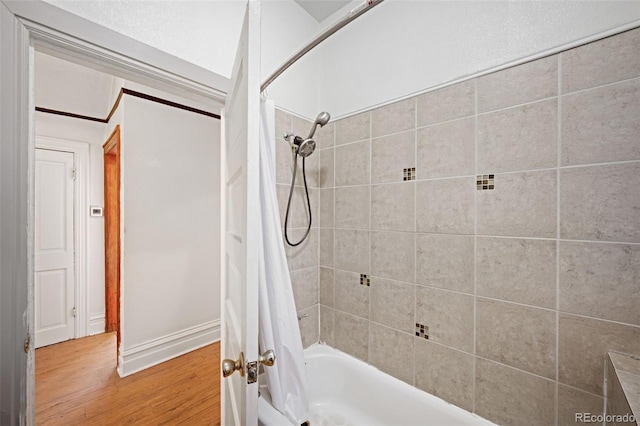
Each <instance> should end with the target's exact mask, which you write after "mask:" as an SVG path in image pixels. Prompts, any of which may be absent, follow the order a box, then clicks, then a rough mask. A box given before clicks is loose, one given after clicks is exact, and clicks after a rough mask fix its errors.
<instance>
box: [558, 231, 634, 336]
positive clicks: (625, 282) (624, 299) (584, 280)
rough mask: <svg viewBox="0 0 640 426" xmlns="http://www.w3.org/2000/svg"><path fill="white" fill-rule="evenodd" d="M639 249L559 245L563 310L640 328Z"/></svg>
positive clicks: (596, 244)
mask: <svg viewBox="0 0 640 426" xmlns="http://www.w3.org/2000/svg"><path fill="white" fill-rule="evenodd" d="M639 284H640V246H637V245H627V244H602V243H578V242H569V241H561V242H560V310H562V311H564V312H571V313H574V314H580V315H585V316H589V317H596V318H603V319H608V320H613V321H620V322H624V323H628V324H635V325H640V286H639Z"/></svg>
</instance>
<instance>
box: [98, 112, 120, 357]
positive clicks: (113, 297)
mask: <svg viewBox="0 0 640 426" xmlns="http://www.w3.org/2000/svg"><path fill="white" fill-rule="evenodd" d="M120 143H121V140H120V125H119V124H118V125H116V126H115V128H114V129H113V132H111V134H110V135H109V137H108V138H107V140H106V142H105V143H104V144H103V145H102V158H103V163H102V164H103V165H104V172H103V176H104V182H103V183H104V294H105V298H104V326H105V332H107V333H108V332H111V331H115V332H116V342H117V344H116V352H118V353H119V351H120V294H121V290H120V289H121V263H122V226H121V220H122V209H121V203H122V175H121V171H120V167H121V162H120V149H121V145H120ZM114 149H115V150H116V151H115V152H114V153H112V151H113V150H114ZM109 156H115V158H114V161H113V165H109V163H108V162H107V157H109ZM111 167H113V168H114V169H113V170H114V171H115V174H116V178H117V182H115V194H114V197H113V200H111V199H109V197H108V195H109V191H108V188H109V185H110V184H112V183H113V182H111V179H110V178H109V171H110V170H109V169H111ZM114 201H115V206H114V207H115V214H114V218H115V223H113V222H108V221H107V220H108V219H109V210H110V207H111V203H112V202H114ZM109 220H110V219H109ZM109 226H113V227H114V228H115V229H112V230H109V229H108V227H109ZM110 231H111V233H112V234H113V235H115V241H112V240H111V237H110ZM113 231H115V232H113ZM112 244H113V245H115V251H116V255H115V256H113V257H114V259H115V265H110V263H109V253H110V252H111V249H112V247H111V245H112ZM110 266H112V267H114V268H115V271H113V272H114V273H113V275H112V278H114V280H115V282H110V280H108V279H107V277H108V276H109V272H110V271H109V267H110ZM111 311H115V312H113V313H111ZM112 316H114V317H115V318H112ZM111 323H114V324H115V329H111V328H110V324H111Z"/></svg>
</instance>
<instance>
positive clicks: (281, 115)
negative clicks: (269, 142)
mask: <svg viewBox="0 0 640 426" xmlns="http://www.w3.org/2000/svg"><path fill="white" fill-rule="evenodd" d="M291 118H292V116H291V114H289V113H286V112H284V111H282V110H279V109H276V120H275V131H276V134H275V137H276V142H277V141H278V139H282V137H283V135H284V134H285V133H289V132H292V131H293V127H291Z"/></svg>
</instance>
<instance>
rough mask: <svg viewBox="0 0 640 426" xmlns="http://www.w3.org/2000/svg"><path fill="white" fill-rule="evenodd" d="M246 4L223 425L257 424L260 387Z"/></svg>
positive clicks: (228, 228) (237, 85)
mask: <svg viewBox="0 0 640 426" xmlns="http://www.w3.org/2000/svg"><path fill="white" fill-rule="evenodd" d="M259 6H260V4H259V2H258V1H249V3H248V5H247V10H246V13H245V18H244V24H243V27H242V33H241V36H240V43H239V46H238V52H237V54H236V61H235V65H234V69H233V75H232V81H231V87H232V90H231V91H230V92H229V94H228V96H227V99H226V102H225V111H224V114H223V120H224V123H223V126H222V128H223V137H222V140H223V141H224V143H223V150H224V153H223V156H222V158H224V159H225V165H224V170H225V171H224V175H223V182H224V194H225V198H224V200H225V202H224V203H225V207H224V210H223V215H224V219H223V227H224V232H223V235H224V250H223V253H224V254H223V256H224V258H223V284H222V288H223V290H222V291H223V294H222V345H221V358H222V359H225V358H227V359H230V360H238V359H240V358H241V354H242V358H243V361H242V362H241V363H240V364H241V370H242V373H243V375H241V374H240V373H241V372H240V371H236V372H235V373H234V374H232V375H231V376H229V377H227V378H223V379H222V381H221V382H222V383H221V386H222V389H221V395H222V404H221V407H222V423H223V424H225V425H255V424H257V421H258V419H257V413H258V384H257V383H253V384H248V383H247V374H244V373H245V371H246V363H247V362H248V361H255V360H257V357H258V296H257V295H258V251H257V249H258V245H259V240H258V232H259V219H260V217H259V210H258V208H259V192H258V187H259V168H258V167H259V163H258V161H259V157H258V150H259V126H260V121H259V120H260V116H259V114H260V80H259V78H260V38H259V37H260V9H259Z"/></svg>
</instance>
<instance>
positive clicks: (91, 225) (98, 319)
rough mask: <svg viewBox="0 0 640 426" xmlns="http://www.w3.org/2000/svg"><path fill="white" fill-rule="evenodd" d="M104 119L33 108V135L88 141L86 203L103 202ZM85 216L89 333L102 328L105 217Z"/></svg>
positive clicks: (100, 330)
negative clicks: (93, 120) (63, 114)
mask: <svg viewBox="0 0 640 426" xmlns="http://www.w3.org/2000/svg"><path fill="white" fill-rule="evenodd" d="M106 127H107V125H106V124H104V123H97V122H91V121H86V120H78V119H75V118H69V117H63V116H59V115H52V114H45V113H42V112H36V122H35V128H36V136H43V137H48V138H54V139H63V140H69V141H74V142H83V143H88V144H89V157H90V158H89V173H90V176H89V205H92V206H102V205H103V199H104V198H103V196H104V185H103V182H104V179H103V168H102V144H103V143H104V141H105V136H104V135H105V130H106ZM86 215H87V217H88V219H87V220H88V231H89V235H88V236H87V237H88V240H89V244H90V245H89V246H88V265H87V276H88V283H87V291H88V293H89V306H88V310H87V314H88V318H89V320H90V325H89V328H88V332H89V334H96V333H101V332H104V218H103V217H91V216H89V212H88V211H87V212H86Z"/></svg>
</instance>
